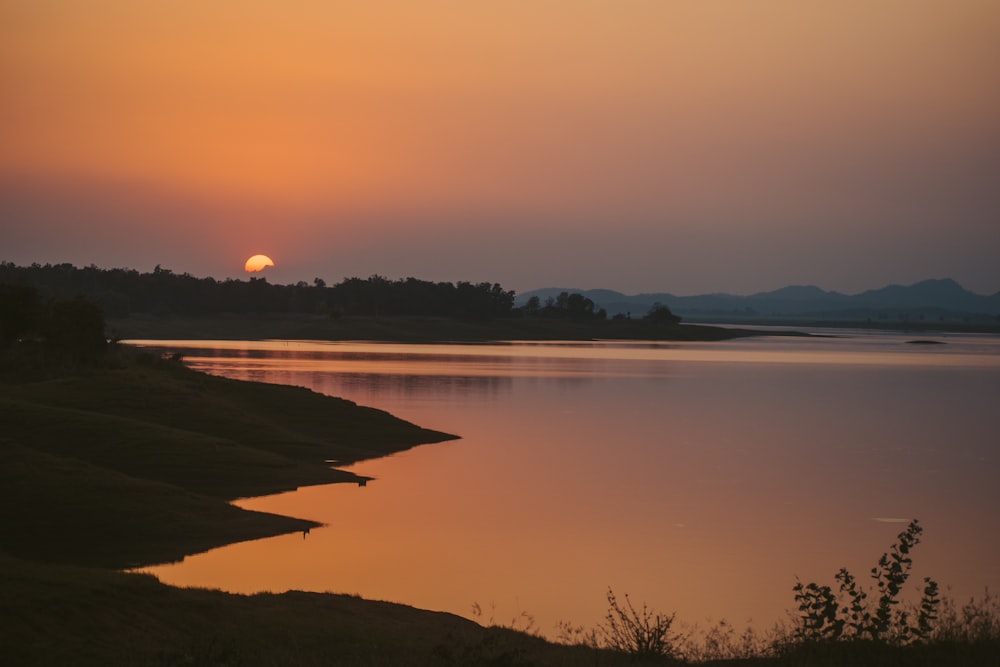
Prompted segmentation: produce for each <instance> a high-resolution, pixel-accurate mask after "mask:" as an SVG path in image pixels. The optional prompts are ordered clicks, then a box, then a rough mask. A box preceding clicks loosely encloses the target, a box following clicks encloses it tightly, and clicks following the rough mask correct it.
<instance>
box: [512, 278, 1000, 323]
mask: <svg viewBox="0 0 1000 667" xmlns="http://www.w3.org/2000/svg"><path fill="white" fill-rule="evenodd" d="M561 292H569V293H571V294H572V293H579V294H582V295H583V296H585V297H587V298H588V299H590V300H591V301H593V302H594V304H595V308H598V309H599V308H603V309H604V310H605V311H607V314H608V316H609V317H611V316H614V315H617V314H629V315H631V316H633V317H639V316H642V315H645V314H646V313H647V312H648V311H649V309H650V308H651V307H652V306H653V304H654V303H660V304H663V305H665V306H667V307H668V308H670V309H671V310H672V311H673V312H674V313H676V314H677V315H680V316H681V317H683V318H684V319H685V320H687V321H740V322H743V321H753V320H768V319H781V318H784V319H788V318H794V319H813V320H828V321H865V320H887V321H907V320H909V321H916V320H932V321H934V320H936V321H942V322H956V321H957V322H973V321H975V322H984V321H992V322H996V321H998V320H1000V292H997V293H995V294H992V295H990V296H984V295H981V294H976V293H974V292H970V291H968V290H966V289H965V288H964V287H962V286H961V285H959V284H958V283H957V282H955V281H954V280H952V279H950V278H940V279H932V280H924V281H921V282H918V283H915V284H913V285H908V286H904V285H887V286H886V287H882V288H880V289H874V290H868V291H866V292H861V293H860V294H841V293H840V292H829V291H826V290H823V289H820V288H819V287H815V286H812V285H792V286H789V287H782V288H781V289H777V290H774V291H771V292H759V293H757V294H750V295H748V296H738V295H733V294H724V293H718V294H703V295H699V296H676V295H673V294H670V293H668V292H659V293H648V294H635V295H626V294H622V293H621V292H615V291H613V290H607V289H592V290H579V289H569V288H561V287H546V288H542V289H536V290H532V291H529V292H525V293H523V294H519V295H518V297H517V300H516V302H515V303H516V305H523V304H524V303H525V302H527V301H528V299H530V298H531V297H533V296H537V297H538V298H539V300H540V301H541V302H542V303H543V304H544V303H545V301H546V299H548V298H550V297H551V298H555V297H556V296H558V295H559V294H560V293H561Z"/></svg>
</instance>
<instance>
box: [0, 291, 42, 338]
mask: <svg viewBox="0 0 1000 667" xmlns="http://www.w3.org/2000/svg"><path fill="white" fill-rule="evenodd" d="M39 310H40V304H39V299H38V290H36V289H35V288H33V287H29V286H27V285H0V349H2V348H8V347H10V346H11V345H13V344H14V342H16V341H17V340H18V339H19V338H20V337H21V336H23V335H25V334H27V333H28V332H30V331H32V330H33V329H34V328H35V327H36V326H37V324H38V317H39Z"/></svg>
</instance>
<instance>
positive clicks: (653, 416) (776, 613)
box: [133, 331, 1000, 636]
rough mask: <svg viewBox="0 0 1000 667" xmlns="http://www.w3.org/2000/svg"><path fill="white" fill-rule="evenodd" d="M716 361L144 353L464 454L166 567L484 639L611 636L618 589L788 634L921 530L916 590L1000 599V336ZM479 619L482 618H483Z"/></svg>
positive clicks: (228, 344) (281, 502) (745, 343)
mask: <svg viewBox="0 0 1000 667" xmlns="http://www.w3.org/2000/svg"><path fill="white" fill-rule="evenodd" d="M914 337H916V336H914V335H902V334H898V335H897V334H886V333H870V332H869V333H866V332H844V331H839V332H837V334H836V336H835V337H828V338H785V337H760V338H750V339H740V340H735V341H729V342H714V343H652V342H616V341H609V342H595V343H576V342H571V343H570V342H567V343H559V342H555V343H537V342H514V343H509V344H484V345H461V344H448V345H403V344H388V343H386V344H380V343H350V342H337V343H326V342H296V341H253V342H246V341H237V342H234V341H133V342H135V343H138V344H143V345H153V346H161V347H164V348H166V349H168V350H171V351H180V352H182V353H183V354H184V358H185V362H186V363H187V364H188V365H189V366H191V367H193V368H196V369H199V370H203V371H205V372H208V373H214V374H219V375H224V376H227V377H231V378H238V379H246V380H256V381H263V382H275V383H283V384H294V385H302V386H306V387H310V388H312V389H314V390H316V391H319V392H323V393H326V394H331V395H334V396H341V397H344V398H348V399H350V400H353V401H356V402H358V403H360V404H363V405H370V406H374V407H378V408H382V409H385V410H388V411H389V412H392V413H393V414H395V415H397V416H399V417H402V418H404V419H407V420H409V421H412V422H415V423H417V424H419V425H420V426H424V427H427V428H432V429H438V430H441V431H446V432H448V433H454V434H456V435H459V436H461V439H460V440H455V441H450V442H445V443H440V444H432V445H425V446H421V447H417V448H415V449H412V450H409V451H406V452H403V453H400V454H397V455H394V456H390V457H386V458H384V459H379V460H372V461H365V462H362V463H359V464H357V465H354V466H352V467H351V468H350V469H351V470H353V471H355V472H357V473H359V474H363V475H368V476H372V477H374V478H376V479H375V480H374V481H372V482H369V483H368V484H367V486H365V487H359V486H356V485H344V484H341V485H330V486H322V487H309V488H303V489H300V490H298V491H295V492H290V493H284V494H280V495H276V496H269V497H264V498H252V499H244V500H240V501H238V502H237V504H238V505H240V506H241V507H245V508H248V509H254V510H261V511H267V512H276V513H281V514H288V515H293V516H297V517H303V518H307V519H313V520H316V521H319V522H322V523H323V524H325V526H324V527H323V528H320V529H314V530H312V531H311V532H309V533H308V534H306V535H303V534H294V535H286V536H281V537H276V538H272V539H267V540H259V541H255V542H246V543H241V544H236V545H230V546H227V547H223V548H220V549H216V550H213V551H210V552H207V553H203V554H198V555H195V556H192V557H189V558H186V559H185V560H184V561H183V562H181V563H177V564H171V565H164V566H157V567H153V568H148V571H150V572H153V573H154V574H156V576H157V577H159V578H160V579H161V580H162V581H164V582H166V583H170V584H175V585H183V586H201V587H210V588H220V589H223V590H227V591H232V592H240V593H250V592H256V591H284V590H289V589H300V590H311V591H332V592H338V593H356V594H359V595H361V596H363V597H366V598H373V599H382V600H390V601H395V602H401V603H405V604H409V605H413V606H416V607H421V608H425V609H434V610H441V611H449V612H454V613H456V614H460V615H463V616H466V617H472V618H476V619H477V620H480V621H482V622H488V621H490V620H495V621H496V622H500V623H510V622H511V621H513V620H514V619H517V620H518V624H519V625H520V626H521V627H523V626H524V625H525V624H526V623H527V618H528V615H530V616H531V617H532V618H533V619H534V627H535V628H537V629H538V630H540V631H542V632H543V633H544V634H546V635H548V636H554V635H555V634H556V633H555V626H556V623H557V622H559V621H566V622H571V623H573V624H582V625H586V626H594V625H596V624H597V623H599V622H600V621H601V620H602V619H603V615H604V611H605V609H606V600H605V595H606V592H607V590H608V588H609V587H611V588H613V589H614V591H615V592H616V593H617V594H618V595H619V597H621V596H622V595H623V594H625V593H628V594H629V595H630V597H631V599H632V601H633V602H634V603H637V604H639V603H642V602H646V603H647V604H649V605H650V606H652V607H655V608H657V609H659V610H662V611H676V612H677V617H678V620H679V621H683V622H685V623H688V624H700V625H704V624H705V623H706V621H707V620H708V619H712V620H719V619H720V618H726V619H728V620H729V621H731V622H734V623H736V624H738V625H739V624H742V623H744V622H746V621H752V622H753V625H754V626H755V627H757V628H758V629H766V628H767V627H769V626H770V625H771V624H772V623H773V622H775V621H776V620H778V619H781V618H784V617H785V616H786V613H787V610H790V609H792V608H793V606H794V600H793V594H792V586H793V585H794V584H795V582H796V577H798V578H800V579H801V580H802V581H805V582H808V581H816V582H818V583H823V584H833V583H834V582H833V575H834V574H835V573H836V572H837V570H838V569H839V568H840V567H847V568H848V569H849V570H851V571H852V573H853V574H854V575H855V576H857V577H858V579H859V580H860V581H862V582H863V583H865V584H866V585H867V582H868V581H870V579H869V578H868V573H869V571H870V570H871V568H872V567H874V566H875V564H876V562H877V560H878V558H879V556H880V555H881V554H882V553H883V552H885V551H887V550H888V548H889V547H890V545H891V544H892V543H893V542H894V541H895V538H896V535H897V534H898V533H899V532H901V531H902V530H903V529H904V528H905V527H906V522H907V521H908V520H909V519H912V518H918V519H919V520H920V522H921V524H922V525H923V527H924V529H925V533H924V536H923V541H922V543H921V544H920V545H919V546H918V547H917V548H916V550H915V557H914V570H913V578H912V579H911V582H910V583H911V585H910V588H911V589H913V590H914V591H915V590H916V588H917V586H918V584H919V583H920V582H921V580H922V578H923V577H924V576H932V577H934V578H935V579H937V580H938V581H939V583H941V585H942V588H944V589H945V590H946V591H947V592H948V594H950V595H951V596H953V597H955V598H956V599H958V600H960V601H962V600H965V599H967V598H968V597H969V596H972V595H975V596H977V597H979V596H981V595H982V594H983V592H984V589H985V588H986V587H989V588H990V589H992V590H994V591H995V590H1000V567H998V566H997V562H1000V556H998V554H1000V450H998V445H1000V339H998V338H991V337H976V336H964V335H946V336H945V335H935V336H932V337H931V336H924V335H921V336H919V337H920V338H921V339H928V338H933V340H937V341H942V342H944V343H945V344H943V345H914V344H908V343H907V341H910V340H912V339H913V338H914ZM474 605H478V607H479V609H481V610H482V611H481V613H479V614H478V615H477V614H475V613H474V612H473V608H474Z"/></svg>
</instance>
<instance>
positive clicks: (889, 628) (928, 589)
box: [793, 519, 940, 644]
mask: <svg viewBox="0 0 1000 667" xmlns="http://www.w3.org/2000/svg"><path fill="white" fill-rule="evenodd" d="M922 532H923V528H921V527H920V524H919V523H918V522H917V520H916V519H914V520H913V521H911V522H910V524H909V525H908V526H907V528H906V530H904V531H903V532H901V533H900V534H899V536H898V537H897V542H896V543H895V544H893V545H892V547H891V549H890V550H889V551H888V552H887V553H884V554H882V557H881V558H879V561H878V565H876V566H875V567H873V568H872V570H871V577H872V579H874V580H875V584H876V592H877V599H876V601H875V603H874V605H873V604H872V602H870V601H869V595H868V593H867V592H866V591H865V590H864V589H862V588H861V587H860V586H859V585H858V583H857V580H856V579H855V578H854V576H853V575H852V574H851V573H850V572H848V571H847V569H845V568H841V569H840V571H839V572H837V574H836V575H835V576H834V579H835V580H836V581H837V584H838V591H837V592H836V593H835V592H834V590H833V588H832V587H830V586H821V585H819V584H816V583H814V582H810V583H808V584H803V583H802V582H798V583H797V584H796V585H795V586H794V588H793V590H794V591H795V601H796V603H797V604H798V610H799V625H798V628H797V629H796V636H797V638H798V639H800V640H804V641H824V640H840V639H870V640H873V641H882V642H889V643H892V644H908V643H911V642H914V641H921V640H927V639H929V638H930V637H931V634H932V632H933V629H934V623H935V621H936V620H937V619H938V608H939V606H940V597H939V595H938V584H937V582H935V581H934V580H932V579H931V578H929V577H927V578H925V579H924V587H923V591H922V596H921V599H920V603H919V605H918V607H917V609H916V611H915V612H914V610H912V609H901V608H900V606H899V604H900V600H899V594H900V593H901V592H902V590H903V586H904V585H905V584H906V581H907V580H908V579H909V576H910V568H911V567H912V565H913V559H912V558H911V557H910V552H911V551H912V550H913V547H915V546H916V545H917V544H918V543H919V542H920V534H921V533H922ZM914 616H915V618H914Z"/></svg>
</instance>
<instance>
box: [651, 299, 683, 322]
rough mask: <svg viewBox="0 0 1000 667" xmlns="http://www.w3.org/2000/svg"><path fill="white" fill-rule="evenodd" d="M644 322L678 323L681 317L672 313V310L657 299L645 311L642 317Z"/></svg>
mask: <svg viewBox="0 0 1000 667" xmlns="http://www.w3.org/2000/svg"><path fill="white" fill-rule="evenodd" d="M642 319H643V320H645V321H646V322H651V323H653V324H668V325H673V324H680V323H681V318H680V316H678V315H674V314H673V312H672V311H671V310H670V309H669V308H667V307H666V306H664V305H663V304H662V303H660V302H659V301H657V302H656V303H654V304H653V305H652V307H651V308H650V309H649V312H648V313H646V315H645V317H643V318H642Z"/></svg>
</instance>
